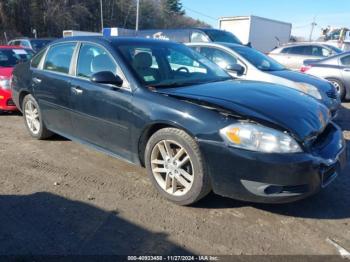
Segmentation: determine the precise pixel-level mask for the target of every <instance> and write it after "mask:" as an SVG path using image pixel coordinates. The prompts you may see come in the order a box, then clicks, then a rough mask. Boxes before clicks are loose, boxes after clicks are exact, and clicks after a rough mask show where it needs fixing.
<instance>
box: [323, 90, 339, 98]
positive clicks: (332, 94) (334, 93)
mask: <svg viewBox="0 0 350 262" xmlns="http://www.w3.org/2000/svg"><path fill="white" fill-rule="evenodd" d="M326 94H327V96H328V97H330V98H332V99H337V91H336V90H335V89H334V88H332V89H330V90H328V91H327V92H326Z"/></svg>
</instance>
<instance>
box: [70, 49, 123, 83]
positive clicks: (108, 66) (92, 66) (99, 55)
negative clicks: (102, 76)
mask: <svg viewBox="0 0 350 262" xmlns="http://www.w3.org/2000/svg"><path fill="white" fill-rule="evenodd" d="M102 71H110V72H112V73H113V74H116V71H117V66H116V63H115V62H114V60H113V59H112V57H111V56H110V55H109V54H108V53H107V51H106V50H105V49H104V48H102V47H98V46H96V45H92V44H83V45H82V47H81V48H80V52H79V58H78V66H77V75H78V76H80V77H86V78H89V77H91V76H92V75H93V74H95V73H98V72H102Z"/></svg>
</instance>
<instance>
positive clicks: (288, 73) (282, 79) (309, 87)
mask: <svg viewBox="0 0 350 262" xmlns="http://www.w3.org/2000/svg"><path fill="white" fill-rule="evenodd" d="M187 45H188V46H189V47H191V48H193V49H194V50H196V51H197V52H199V53H201V54H202V55H204V56H205V57H207V58H208V59H210V60H211V61H212V62H214V63H216V64H217V65H219V66H220V67H221V68H223V69H225V70H227V72H228V73H230V74H231V75H232V76H233V77H237V78H239V79H245V80H255V81H264V82H269V83H272V84H279V85H284V86H287V87H290V88H293V89H296V90H299V91H301V92H304V93H306V94H308V95H310V96H312V97H314V98H315V99H317V100H319V101H320V102H321V103H323V104H325V105H326V106H327V107H328V108H329V110H330V111H331V112H332V115H333V116H335V115H336V113H337V111H338V109H339V107H340V99H339V97H338V96H337V91H336V89H335V88H334V86H333V85H332V84H331V83H330V82H328V81H325V80H322V79H319V78H316V77H312V76H308V75H305V74H302V73H300V72H296V71H292V70H288V69H287V68H285V67H284V66H283V65H281V64H279V63H278V62H277V61H275V60H273V59H272V58H271V57H269V56H267V55H265V54H263V53H261V52H259V51H258V50H255V49H253V48H249V47H246V46H242V45H236V44H228V43H189V44H187ZM278 87H279V86H276V88H278Z"/></svg>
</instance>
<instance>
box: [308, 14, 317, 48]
mask: <svg viewBox="0 0 350 262" xmlns="http://www.w3.org/2000/svg"><path fill="white" fill-rule="evenodd" d="M315 20H316V17H314V20H313V21H312V23H311V32H310V37H309V41H310V42H311V41H312V35H313V33H314V30H315V26H317V23H316V21H315Z"/></svg>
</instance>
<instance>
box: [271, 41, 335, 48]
mask: <svg viewBox="0 0 350 262" xmlns="http://www.w3.org/2000/svg"><path fill="white" fill-rule="evenodd" d="M308 45H316V46H327V47H328V46H329V44H327V43H318V42H297V43H287V44H285V45H281V46H279V47H278V48H285V47H294V46H308Z"/></svg>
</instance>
